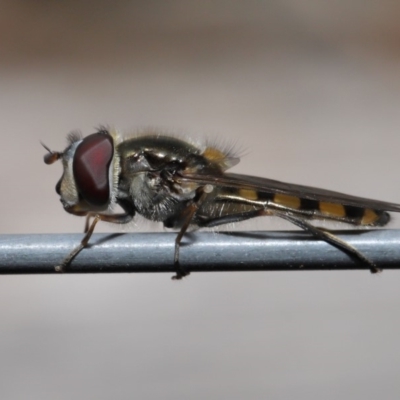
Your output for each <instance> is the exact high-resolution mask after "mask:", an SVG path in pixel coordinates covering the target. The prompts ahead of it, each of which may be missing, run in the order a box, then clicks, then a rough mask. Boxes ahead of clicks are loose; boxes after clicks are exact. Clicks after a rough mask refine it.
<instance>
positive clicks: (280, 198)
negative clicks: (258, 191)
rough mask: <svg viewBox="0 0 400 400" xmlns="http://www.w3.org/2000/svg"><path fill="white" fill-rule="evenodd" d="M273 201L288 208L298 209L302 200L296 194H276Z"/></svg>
mask: <svg viewBox="0 0 400 400" xmlns="http://www.w3.org/2000/svg"><path fill="white" fill-rule="evenodd" d="M273 202H274V203H276V204H280V205H281V206H285V207H288V208H294V209H296V210H298V209H299V208H300V206H301V200H300V198H299V197H296V196H288V195H287V194H276V195H275V196H274V199H273Z"/></svg>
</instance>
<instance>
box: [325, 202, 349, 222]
mask: <svg viewBox="0 0 400 400" xmlns="http://www.w3.org/2000/svg"><path fill="white" fill-rule="evenodd" d="M318 208H319V211H321V213H322V214H325V215H329V216H331V217H339V218H343V217H345V216H346V210H345V208H344V206H342V205H341V204H338V203H328V202H326V201H320V202H319V204H318Z"/></svg>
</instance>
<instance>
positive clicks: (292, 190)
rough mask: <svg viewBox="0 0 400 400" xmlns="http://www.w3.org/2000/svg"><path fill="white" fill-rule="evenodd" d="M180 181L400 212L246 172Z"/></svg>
mask: <svg viewBox="0 0 400 400" xmlns="http://www.w3.org/2000/svg"><path fill="white" fill-rule="evenodd" d="M179 179H180V180H181V181H182V182H195V183H197V184H201V185H207V184H210V185H214V186H219V187H226V188H236V189H251V190H255V191H257V192H260V193H273V194H275V193H278V194H285V195H288V196H296V197H298V198H300V199H309V200H316V201H324V202H329V203H337V204H342V205H347V206H354V207H360V208H371V209H374V210H381V211H394V212H400V204H395V203H389V202H385V201H379V200H372V199H366V198H363V197H357V196H351V195H348V194H344V193H339V192H334V191H331V190H325V189H320V188H315V187H310V186H303V185H296V184H292V183H285V182H280V181H276V180H273V179H268V178H259V177H255V176H249V175H241V174H232V173H226V174H223V175H220V176H211V175H201V174H190V173H183V174H182V175H181V177H180V178H179Z"/></svg>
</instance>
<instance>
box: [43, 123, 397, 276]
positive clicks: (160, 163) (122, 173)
mask: <svg viewBox="0 0 400 400" xmlns="http://www.w3.org/2000/svg"><path fill="white" fill-rule="evenodd" d="M68 142H69V144H68V147H67V148H66V149H65V150H64V151H63V152H54V151H51V150H49V149H48V148H47V147H46V146H44V147H45V148H46V150H47V151H48V153H47V154H46V155H45V156H44V161H45V163H46V164H52V163H54V162H55V161H56V160H59V159H60V160H61V161H62V164H63V168H64V172H63V175H62V177H61V179H60V180H59V182H58V183H57V185H56V192H57V193H58V195H59V196H60V200H61V203H62V205H63V207H64V209H65V211H67V212H68V213H70V214H74V215H78V216H85V217H86V226H85V236H84V237H83V239H82V241H81V243H80V244H79V246H78V247H76V248H75V249H74V250H73V251H72V252H71V253H70V254H69V255H68V256H67V257H66V258H65V259H64V260H63V261H62V263H61V264H60V265H59V266H57V267H55V269H56V271H60V272H63V271H65V270H66V269H67V268H68V266H69V264H70V263H71V261H72V260H73V259H74V257H75V256H76V255H77V254H78V253H79V252H80V251H81V250H82V249H83V248H85V247H86V246H87V244H88V242H89V239H90V237H91V235H92V233H93V231H94V229H95V226H96V224H97V223H98V222H99V221H107V222H113V223H116V224H126V223H128V222H130V221H131V220H132V219H133V217H134V216H135V214H136V213H138V214H140V215H142V216H144V217H145V218H147V219H150V220H153V221H159V222H162V223H163V224H164V226H165V227H167V228H174V229H177V230H178V231H179V232H178V234H177V236H176V240H175V253H174V265H175V268H176V275H175V276H174V278H175V279H181V278H182V277H184V276H185V275H187V274H188V273H189V271H186V270H185V269H184V267H183V266H181V265H180V264H179V246H180V242H181V240H182V237H183V235H184V234H185V232H186V231H187V229H188V228H189V227H190V226H191V225H192V226H197V227H215V226H218V225H222V224H226V223H232V222H239V221H243V220H247V219H249V218H254V217H259V216H276V217H279V218H282V219H284V220H287V221H289V222H291V223H293V224H294V225H297V226H298V227H300V228H302V229H304V230H305V231H307V232H309V233H311V234H312V235H314V236H315V237H317V238H319V239H322V240H324V241H326V242H328V243H330V244H332V245H333V246H335V247H337V248H339V249H341V250H342V251H344V252H346V253H348V254H349V255H350V256H352V257H353V258H355V259H358V261H360V262H362V263H364V264H366V265H368V266H369V268H370V270H371V272H378V271H379V268H378V266H377V265H375V264H374V262H373V261H371V260H369V259H368V258H366V257H365V256H364V255H363V254H362V253H361V252H359V251H358V250H357V249H356V248H354V247H352V246H351V245H349V244H348V243H346V242H345V241H343V240H341V239H339V238H338V237H337V236H335V235H334V234H333V233H331V232H329V231H327V230H325V229H321V228H318V227H316V226H314V225H313V224H312V223H311V222H312V221H313V220H333V221H338V222H343V223H347V224H352V225H359V226H366V227H367V226H369V227H375V226H383V225H386V224H387V223H388V222H389V219H390V216H389V214H388V213H387V211H396V212H400V205H399V204H393V203H387V202H383V201H378V200H370V199H364V198H361V197H355V196H350V195H347V194H342V193H338V192H333V191H328V190H324V189H318V188H313V187H308V186H301V185H295V184H290V183H283V182H279V181H275V180H271V179H266V178H257V177H253V176H246V175H239V174H233V173H227V172H226V170H228V169H229V168H230V167H233V166H234V165H236V164H237V163H238V162H239V158H237V157H235V156H234V155H232V154H230V152H229V151H224V150H221V149H218V148H217V147H215V146H211V145H204V146H199V145H195V144H192V143H190V142H187V141H184V140H181V139H178V138H176V137H173V136H166V135H161V134H156V133H152V132H148V133H147V134H144V135H140V136H135V137H127V138H124V137H122V136H121V135H120V134H119V133H118V132H117V131H115V130H111V129H108V128H101V129H99V130H98V131H97V132H96V133H93V134H91V135H89V136H87V137H85V138H82V137H81V136H80V135H78V134H76V133H73V134H70V135H69V136H68ZM116 205H119V206H120V207H121V208H122V210H123V213H114V212H113V210H114V208H115V206H116Z"/></svg>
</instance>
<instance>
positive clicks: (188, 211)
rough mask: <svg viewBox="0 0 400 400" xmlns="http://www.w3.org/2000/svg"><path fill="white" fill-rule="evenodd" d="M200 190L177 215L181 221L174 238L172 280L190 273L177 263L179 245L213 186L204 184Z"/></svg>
mask: <svg viewBox="0 0 400 400" xmlns="http://www.w3.org/2000/svg"><path fill="white" fill-rule="evenodd" d="M200 190H201V192H200V195H199V196H197V199H195V200H193V201H192V202H191V203H190V204H189V205H188V206H187V207H186V208H185V209H184V210H183V212H182V215H180V216H179V220H180V221H182V223H181V229H180V231H179V233H178V235H177V236H176V238H175V253H174V266H175V271H176V275H174V276H173V277H172V279H174V280H179V279H182V278H183V277H185V276H187V275H189V274H190V272H189V271H187V270H186V269H185V268H183V267H182V266H181V265H180V263H179V247H180V244H181V240H182V238H183V235H184V234H185V232H186V231H187V229H188V228H189V225H190V223H191V222H192V220H193V217H194V216H195V214H196V212H197V211H198V209H199V207H200V206H201V204H202V203H203V202H204V200H205V199H206V197H207V195H208V194H209V193H211V191H212V190H213V187H212V186H211V185H206V186H204V187H202V188H201V189H200Z"/></svg>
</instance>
